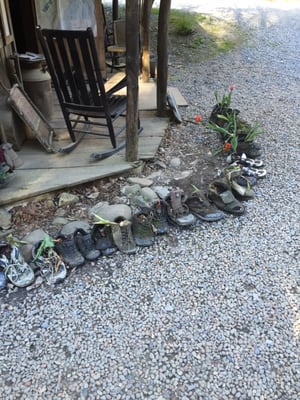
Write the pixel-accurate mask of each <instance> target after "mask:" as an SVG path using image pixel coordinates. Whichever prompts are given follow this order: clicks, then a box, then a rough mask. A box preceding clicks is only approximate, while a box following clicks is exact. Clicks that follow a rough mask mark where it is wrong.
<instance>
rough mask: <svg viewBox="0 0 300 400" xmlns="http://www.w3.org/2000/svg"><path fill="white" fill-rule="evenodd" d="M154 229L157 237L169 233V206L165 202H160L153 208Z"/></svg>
mask: <svg viewBox="0 0 300 400" xmlns="http://www.w3.org/2000/svg"><path fill="white" fill-rule="evenodd" d="M150 212H151V216H152V227H153V230H154V233H155V234H156V235H163V234H165V233H168V231H169V224H168V213H167V204H166V202H165V201H164V200H158V201H157V202H156V203H155V204H154V205H153V206H152V208H151V211H150Z"/></svg>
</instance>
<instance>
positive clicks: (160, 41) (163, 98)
mask: <svg viewBox="0 0 300 400" xmlns="http://www.w3.org/2000/svg"><path fill="white" fill-rule="evenodd" d="M170 7H171V0H161V1H160V6H159V17H158V38H157V88H156V101H157V115H158V116H159V117H164V116H166V114H167V85H168V27H169V16H170Z"/></svg>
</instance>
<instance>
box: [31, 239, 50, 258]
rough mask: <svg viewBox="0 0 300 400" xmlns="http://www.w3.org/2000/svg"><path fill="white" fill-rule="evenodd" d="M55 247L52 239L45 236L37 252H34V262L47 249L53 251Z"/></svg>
mask: <svg viewBox="0 0 300 400" xmlns="http://www.w3.org/2000/svg"><path fill="white" fill-rule="evenodd" d="M54 246H55V242H54V240H53V239H51V238H50V236H49V235H45V237H44V239H43V241H42V243H41V244H40V246H39V248H38V251H37V252H36V256H35V257H34V260H36V259H37V258H38V257H40V256H41V255H42V254H43V253H44V252H45V250H47V249H53V247H54Z"/></svg>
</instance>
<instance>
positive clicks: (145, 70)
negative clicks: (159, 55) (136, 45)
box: [142, 0, 154, 82]
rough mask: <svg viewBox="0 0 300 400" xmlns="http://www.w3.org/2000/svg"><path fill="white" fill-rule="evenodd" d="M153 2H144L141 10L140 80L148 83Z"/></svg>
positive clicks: (150, 0)
mask: <svg viewBox="0 0 300 400" xmlns="http://www.w3.org/2000/svg"><path fill="white" fill-rule="evenodd" d="M153 1H154V0H144V1H143V10H142V13H143V14H142V38H143V43H142V80H143V82H148V81H149V77H150V17H151V8H152V4H153Z"/></svg>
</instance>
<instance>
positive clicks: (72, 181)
mask: <svg viewBox="0 0 300 400" xmlns="http://www.w3.org/2000/svg"><path fill="white" fill-rule="evenodd" d="M168 90H169V91H170V92H171V93H172V94H173V95H174V97H175V99H176V103H177V105H179V106H186V105H187V103H186V101H185V99H184V98H183V97H182V96H181V94H180V92H179V91H178V89H177V88H174V87H170V88H168ZM139 110H140V120H141V126H142V128H143V130H142V132H141V134H140V136H139V148H138V158H139V160H149V159H153V158H155V155H156V152H157V149H158V147H159V145H160V143H161V140H162V138H163V137H164V134H165V129H166V127H167V125H168V122H169V119H168V118H158V117H157V116H156V111H155V110H156V85H155V83H154V82H149V83H142V82H141V83H140V88H139ZM50 122H51V125H52V126H53V128H54V130H55V132H56V134H57V138H58V139H59V145H60V146H64V145H66V144H68V143H69V142H70V139H69V134H68V132H67V129H66V127H65V123H64V120H63V117H62V114H61V111H60V107H59V105H58V104H57V103H55V111H54V115H53V117H52V120H51V121H50ZM124 135H125V133H124ZM109 143H110V141H109V139H108V138H100V137H95V136H92V135H86V136H85V137H84V138H83V139H82V141H81V142H80V143H79V145H78V146H77V147H76V148H75V149H74V150H73V151H72V152H71V153H69V154H50V153H47V152H46V151H45V150H44V149H43V147H42V146H41V145H40V144H39V142H38V141H37V140H36V139H31V140H27V141H26V142H25V143H24V145H23V147H22V149H21V151H20V152H18V155H19V156H20V158H21V159H22V160H23V162H24V164H23V165H22V167H21V168H19V169H18V170H17V171H16V173H17V176H16V177H15V178H14V179H13V180H12V182H11V183H10V184H9V185H8V186H7V187H6V188H2V189H1V191H0V206H6V207H7V206H11V205H12V204H15V203H19V202H22V201H26V200H29V199H32V198H34V197H37V196H40V195H43V194H46V193H50V192H54V191H57V190H61V189H67V188H70V187H73V186H76V185H80V184H83V183H87V182H92V181H96V180H100V179H102V178H105V177H109V176H118V175H122V174H123V173H126V172H130V171H133V170H134V168H135V167H136V164H135V163H129V162H126V161H125V150H122V151H120V152H119V153H117V154H115V155H113V156H111V157H109V158H107V159H105V160H101V161H93V160H92V159H91V158H90V154H91V153H93V152H95V151H102V150H104V149H107V148H109V147H110V145H109Z"/></svg>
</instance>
